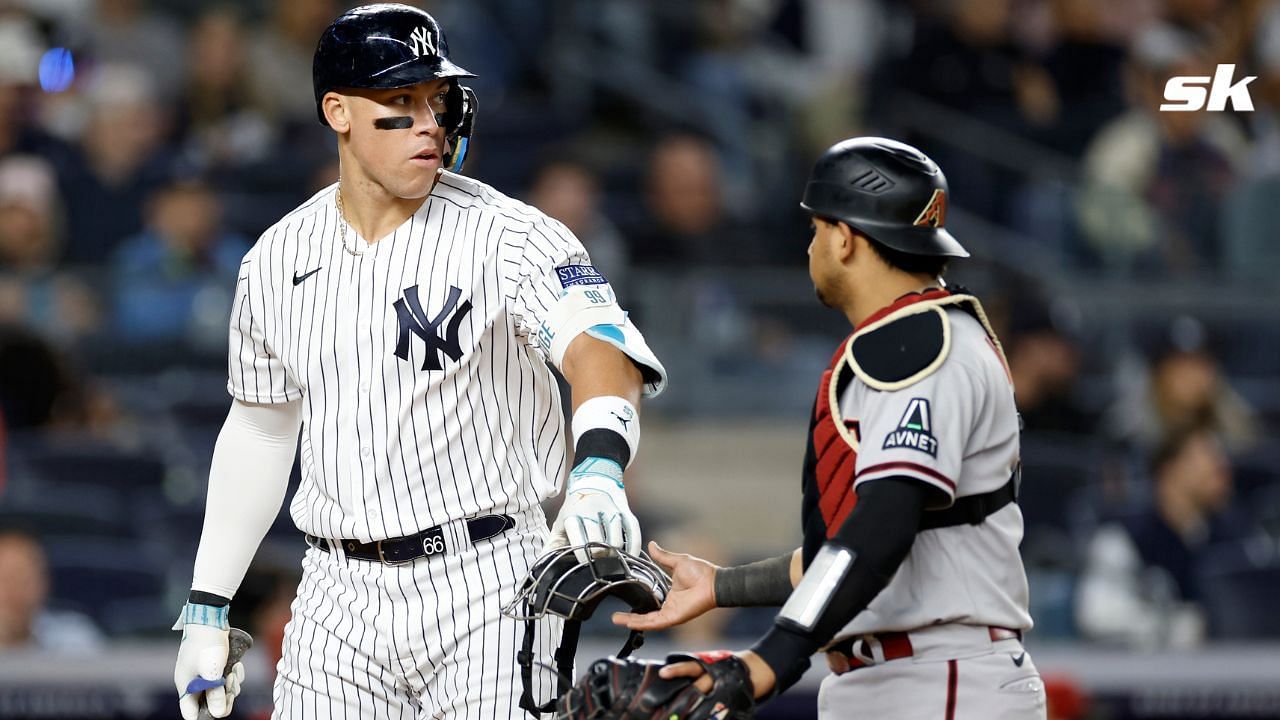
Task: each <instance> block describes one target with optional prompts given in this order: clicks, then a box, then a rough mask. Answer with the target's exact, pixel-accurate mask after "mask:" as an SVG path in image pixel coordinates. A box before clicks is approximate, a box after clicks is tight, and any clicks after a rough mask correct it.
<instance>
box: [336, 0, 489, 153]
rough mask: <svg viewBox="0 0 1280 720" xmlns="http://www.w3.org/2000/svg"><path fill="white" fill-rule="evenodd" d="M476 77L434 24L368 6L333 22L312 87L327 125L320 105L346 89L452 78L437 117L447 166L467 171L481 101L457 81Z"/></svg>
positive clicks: (414, 11) (410, 12) (389, 6)
mask: <svg viewBox="0 0 1280 720" xmlns="http://www.w3.org/2000/svg"><path fill="white" fill-rule="evenodd" d="M468 77H475V75H474V74H472V73H470V72H467V71H466V70H464V69H463V68H461V67H459V66H457V65H455V64H454V63H453V62H452V61H451V60H450V59H449V44H448V43H447V42H445V39H444V31H443V30H441V29H440V24H439V23H437V22H436V20H435V18H433V17H431V16H430V15H429V14H427V13H426V12H424V11H422V10H419V9H418V8H415V7H410V6H408V5H402V4H400V3H378V4H376V5H363V6H361V7H358V8H355V9H353V10H348V11H347V12H345V13H343V14H342V15H340V16H338V19H336V20H334V21H333V22H332V23H331V24H330V25H329V27H328V28H326V29H325V31H324V34H323V35H321V36H320V43H319V44H318V45H317V46H316V54H315V57H314V58H313V59H312V61H311V83H312V86H313V88H314V90H315V95H316V114H317V115H318V116H319V118H320V124H322V125H326V126H327V125H328V124H329V122H328V121H327V120H325V117H324V108H323V106H322V105H321V102H320V101H321V100H322V99H323V98H324V95H325V93H327V92H329V91H331V90H340V89H342V88H400V87H409V86H411V85H417V84H418V83H422V82H429V81H431V80H436V79H439V78H450V83H449V94H448V98H447V106H448V110H446V112H445V113H443V114H442V115H438V116H436V121H437V122H438V123H440V126H441V127H443V128H444V131H445V138H446V145H447V148H446V151H445V156H444V165H445V167H447V168H449V169H450V170H458V169H460V168H461V167H462V161H463V159H464V158H465V156H466V150H467V142H468V140H469V139H470V136H471V130H472V125H473V123H474V120H475V111H476V95H475V93H474V92H472V90H471V88H468V87H464V86H462V85H459V84H458V82H457V80H456V78H468Z"/></svg>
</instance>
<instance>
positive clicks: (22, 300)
mask: <svg viewBox="0 0 1280 720" xmlns="http://www.w3.org/2000/svg"><path fill="white" fill-rule="evenodd" d="M56 182H57V181H56V178H55V177H54V174H53V169H52V168H51V167H50V166H49V164H48V163H46V162H45V161H44V160H41V159H40V158H37V157H34V156H30V155H10V156H8V157H4V158H3V159H0V322H10V323H24V324H29V325H32V326H35V327H41V328H45V331H46V332H48V333H49V334H50V336H51V337H53V338H55V339H56V340H58V341H60V342H64V343H67V344H74V343H75V342H76V341H78V340H80V339H81V338H83V337H85V336H87V335H90V334H91V333H92V332H93V331H94V330H96V329H97V327H98V322H99V318H98V312H97V301H96V300H95V298H94V297H93V293H92V291H91V290H90V289H89V288H88V287H87V286H86V285H85V284H84V283H83V282H81V281H80V280H79V279H77V278H76V277H75V276H73V275H71V274H69V273H66V272H58V271H57V269H56V267H55V263H56V260H57V258H58V256H59V254H60V251H61V247H62V241H61V233H60V230H61V228H60V227H59V219H60V217H61V207H60V206H61V203H60V200H59V198H58V188H57V185H56Z"/></svg>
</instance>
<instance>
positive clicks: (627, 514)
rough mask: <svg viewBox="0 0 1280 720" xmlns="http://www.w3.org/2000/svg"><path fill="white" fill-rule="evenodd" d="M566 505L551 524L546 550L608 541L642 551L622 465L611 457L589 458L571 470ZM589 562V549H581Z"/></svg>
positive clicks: (583, 559)
mask: <svg viewBox="0 0 1280 720" xmlns="http://www.w3.org/2000/svg"><path fill="white" fill-rule="evenodd" d="M566 493H567V495H566V497H565V500H564V505H563V506H561V508H560V514H559V515H557V516H556V521H555V523H554V524H553V525H552V526H551V540H550V542H548V543H547V547H546V549H547V550H554V549H556V548H561V547H566V546H571V545H573V546H576V545H585V544H587V543H591V542H596V543H605V544H607V545H612V546H614V547H616V548H619V549H621V550H624V551H626V552H628V553H631V554H633V555H634V554H636V553H638V552H639V551H640V523H639V521H637V520H636V516H635V515H633V514H632V513H631V508H630V507H629V506H628V505H627V493H626V490H625V489H624V488H623V485H622V466H621V465H618V463H616V462H614V461H612V460H605V459H603V458H595V457H591V458H587V459H586V460H583V461H582V462H581V463H580V464H579V465H578V466H577V467H575V468H574V469H573V471H572V472H570V473H569V483H568V486H567V488H566ZM576 554H577V555H578V559H579V560H581V561H583V562H586V561H587V560H588V559H589V558H588V557H587V551H586V549H585V548H584V549H581V550H578V551H577V553H576Z"/></svg>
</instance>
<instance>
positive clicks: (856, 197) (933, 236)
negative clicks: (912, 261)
mask: <svg viewBox="0 0 1280 720" xmlns="http://www.w3.org/2000/svg"><path fill="white" fill-rule="evenodd" d="M947 192H948V191H947V178H946V176H945V175H943V174H942V169H941V168H939V167H938V164H937V163H935V162H934V161H932V160H930V159H929V157H928V156H927V155H925V154H924V153H922V152H920V151H919V150H917V149H915V148H913V147H911V146H910V145H907V144H905V143H900V142H898V141H896V140H888V139H886V138H878V137H858V138H851V139H849V140H844V141H841V142H839V143H836V144H835V145H832V146H831V147H830V148H827V150H826V152H824V153H822V157H820V158H818V162H817V163H816V164H815V165H814V166H813V172H812V173H810V175H809V182H808V184H807V185H805V188H804V199H803V200H801V202H800V207H802V208H804V209H805V210H808V211H809V212H811V213H813V214H814V215H817V216H819V217H823V218H829V219H832V220H840V221H842V222H844V223H847V224H848V225H849V226H850V227H852V228H853V229H855V230H857V231H858V232H860V233H862V234H864V235H866V236H867V237H869V238H871V239H873V240H875V241H877V242H879V243H881V244H883V245H887V246H888V247H891V248H893V249H894V250H897V251H899V252H904V253H908V254H911V255H947V256H951V257H968V256H969V253H968V251H966V250H965V249H964V247H963V246H962V245H961V244H960V242H959V241H957V240H956V239H955V238H954V237H952V235H951V233H949V232H947V230H946V228H944V227H943V222H944V220H945V219H946V214H947V199H948V198H947Z"/></svg>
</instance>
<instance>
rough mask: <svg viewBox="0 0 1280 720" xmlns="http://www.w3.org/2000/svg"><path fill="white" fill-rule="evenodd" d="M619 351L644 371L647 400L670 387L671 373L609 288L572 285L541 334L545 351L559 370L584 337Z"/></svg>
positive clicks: (553, 309)
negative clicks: (571, 346)
mask: <svg viewBox="0 0 1280 720" xmlns="http://www.w3.org/2000/svg"><path fill="white" fill-rule="evenodd" d="M584 332H585V333H586V334H587V335H590V336H591V337H593V338H595V339H597V340H601V341H603V342H607V343H609V344H610V345H612V346H614V347H616V348H618V349H619V350H621V351H622V352H623V354H625V355H626V356H627V357H629V358H631V361H632V362H634V363H635V364H636V366H637V367H639V368H640V373H641V374H642V375H643V376H644V396H645V397H655V396H657V395H658V394H659V393H661V392H662V390H663V388H665V387H666V384H667V370H666V368H664V367H663V366H662V363H661V362H660V361H659V360H658V357H657V356H656V355H654V354H653V351H652V350H650V349H649V345H648V344H647V343H646V342H645V340H644V336H643V335H641V334H640V330H639V329H638V328H637V327H636V326H635V324H634V323H632V322H631V319H630V318H628V317H627V313H626V311H624V310H623V309H622V308H621V307H620V306H619V305H618V302H617V299H616V298H615V297H614V294H613V289H612V288H610V287H609V286H608V285H571V286H569V287H567V288H565V289H564V292H563V293H561V295H560V299H559V300H557V301H556V304H555V305H554V306H552V308H551V312H550V313H548V316H547V319H546V321H545V322H543V323H542V328H541V330H540V331H539V335H540V336H541V337H540V339H541V341H542V345H543V347H545V348H547V350H548V353H549V354H550V355H551V362H552V363H554V364H555V366H556V367H561V366H562V365H563V363H564V354H565V351H567V350H568V349H569V344H570V343H571V342H573V339H574V338H576V337H577V336H578V335H579V334H581V333H584Z"/></svg>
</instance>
